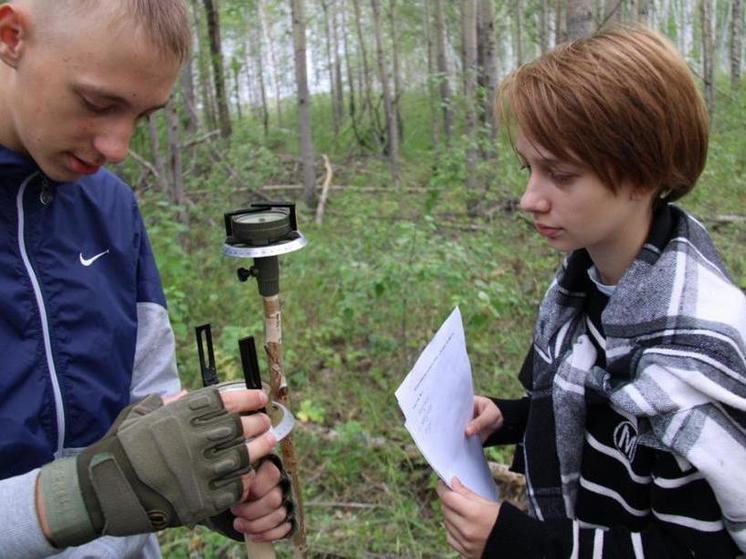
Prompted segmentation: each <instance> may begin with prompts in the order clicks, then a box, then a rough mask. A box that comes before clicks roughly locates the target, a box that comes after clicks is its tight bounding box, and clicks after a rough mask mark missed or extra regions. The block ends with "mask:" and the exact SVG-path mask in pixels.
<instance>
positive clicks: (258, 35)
mask: <svg viewBox="0 0 746 559" xmlns="http://www.w3.org/2000/svg"><path fill="white" fill-rule="evenodd" d="M254 16H255V17H256V21H258V22H261V20H262V16H261V6H260V5H259V1H258V0H257V2H256V3H255V4H254ZM250 21H251V18H246V22H247V27H250V29H246V31H247V33H248V34H249V36H250V37H252V43H253V49H252V50H253V52H252V56H251V58H252V59H253V61H254V67H255V68H256V80H257V84H256V85H257V87H259V101H260V103H261V107H262V112H261V118H262V128H263V129H264V137H265V138H266V137H267V134H269V107H268V106H267V87H266V85H265V80H264V49H262V39H263V37H262V35H263V34H262V25H261V23H260V24H259V25H258V26H257V25H256V24H255V23H254V22H251V23H250V24H249V23H248V22H250ZM246 65H247V67H248V65H249V61H248V60H247V61H246Z"/></svg>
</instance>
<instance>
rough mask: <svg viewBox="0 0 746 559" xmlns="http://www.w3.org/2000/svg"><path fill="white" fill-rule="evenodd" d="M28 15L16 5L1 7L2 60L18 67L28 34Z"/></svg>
mask: <svg viewBox="0 0 746 559" xmlns="http://www.w3.org/2000/svg"><path fill="white" fill-rule="evenodd" d="M26 21H27V18H26V14H25V13H24V12H23V11H22V10H21V9H20V8H19V7H18V6H16V5H14V4H3V5H1V6H0V60H2V61H3V62H5V64H7V65H8V66H11V67H13V68H15V67H17V66H18V62H19V61H20V59H21V54H22V52H23V47H24V39H25V34H26Z"/></svg>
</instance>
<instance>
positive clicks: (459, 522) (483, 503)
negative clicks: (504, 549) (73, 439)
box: [436, 478, 501, 559]
mask: <svg viewBox="0 0 746 559" xmlns="http://www.w3.org/2000/svg"><path fill="white" fill-rule="evenodd" d="M451 485H452V486H453V490H451V489H449V488H448V486H447V485H446V484H445V483H443V482H442V481H441V482H439V483H438V487H437V489H436V491H437V492H438V496H439V497H440V502H441V505H442V507H443V516H444V517H445V521H446V539H447V540H448V545H450V546H451V547H452V548H453V549H455V550H456V551H458V552H459V553H460V554H461V555H462V556H463V557H466V558H467V559H479V558H480V557H482V554H483V553H484V547H485V545H487V538H489V536H490V532H492V527H493V526H494V525H495V521H496V520H497V515H498V514H499V513H500V505H501V503H500V502H495V501H490V500H488V499H485V498H484V497H481V496H479V495H477V494H476V493H474V492H473V491H471V490H470V489H468V488H467V487H466V486H465V485H464V484H462V483H461V482H460V481H459V480H458V478H453V482H452V484H451Z"/></svg>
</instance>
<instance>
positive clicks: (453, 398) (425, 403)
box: [396, 307, 498, 501]
mask: <svg viewBox="0 0 746 559" xmlns="http://www.w3.org/2000/svg"><path fill="white" fill-rule="evenodd" d="M396 399H397V400H398V402H399V407H400V408H401V410H402V412H404V417H405V420H406V421H405V423H404V426H405V427H406V428H407V430H408V431H409V433H410V435H412V438H413V439H414V441H415V443H416V444H417V446H418V447H419V449H420V452H422V455H423V456H424V457H425V459H426V460H427V461H428V463H429V464H430V466H431V467H432V468H433V470H435V472H436V473H437V474H438V475H439V476H440V478H441V479H442V480H443V481H445V482H446V483H447V484H449V485H450V483H451V480H452V479H453V477H454V476H456V477H458V478H459V479H460V480H461V482H462V483H463V484H464V485H466V486H467V487H468V488H469V489H471V490H472V491H474V492H475V493H478V494H479V495H481V496H483V497H485V498H487V499H492V500H495V501H496V500H497V499H498V490H497V486H496V485H495V482H494V481H493V479H492V476H491V475H490V471H489V467H488V466H487V460H486V459H485V457H484V453H483V452H482V444H481V442H480V440H479V436H477V435H474V436H472V437H468V438H467V437H466V435H465V434H464V429H465V428H466V424H467V423H468V422H469V421H470V420H471V418H472V416H473V410H474V389H473V385H472V380H471V364H470V363H469V356H468V355H467V353H466V339H465V336H464V326H463V323H462V321H461V312H460V311H459V309H458V307H456V308H455V309H454V310H453V312H452V313H451V315H450V316H449V317H448V318H447V319H446V321H445V322H444V323H443V325H442V326H441V327H440V329H439V330H438V332H437V333H436V334H435V336H434V337H433V339H432V340H431V341H430V343H429V344H428V345H427V347H426V348H425V349H424V350H423V351H422V353H421V354H420V356H419V358H418V359H417V362H416V363H415V365H414V367H412V370H411V371H410V372H409V374H408V375H407V376H406V378H405V379H404V381H403V382H402V383H401V385H400V386H399V388H398V389H397V390H396Z"/></svg>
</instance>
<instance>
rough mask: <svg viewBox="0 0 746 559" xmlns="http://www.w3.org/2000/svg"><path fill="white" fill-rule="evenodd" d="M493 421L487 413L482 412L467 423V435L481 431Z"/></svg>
mask: <svg viewBox="0 0 746 559" xmlns="http://www.w3.org/2000/svg"><path fill="white" fill-rule="evenodd" d="M490 423H491V420H490V418H489V417H488V416H486V415H485V414H480V415H478V416H477V417H475V418H474V419H472V420H471V421H470V422H469V423H467V424H466V436H467V437H471V436H472V435H475V434H477V433H479V432H480V431H481V430H482V429H484V428H485V427H487V426H488V425H489V424H490Z"/></svg>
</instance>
